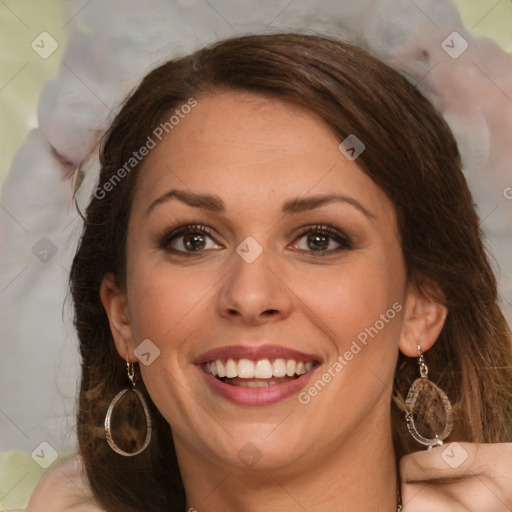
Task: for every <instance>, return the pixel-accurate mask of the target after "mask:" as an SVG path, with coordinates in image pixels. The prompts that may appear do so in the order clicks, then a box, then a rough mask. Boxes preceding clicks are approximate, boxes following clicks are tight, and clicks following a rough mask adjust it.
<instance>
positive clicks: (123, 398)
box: [105, 361, 151, 457]
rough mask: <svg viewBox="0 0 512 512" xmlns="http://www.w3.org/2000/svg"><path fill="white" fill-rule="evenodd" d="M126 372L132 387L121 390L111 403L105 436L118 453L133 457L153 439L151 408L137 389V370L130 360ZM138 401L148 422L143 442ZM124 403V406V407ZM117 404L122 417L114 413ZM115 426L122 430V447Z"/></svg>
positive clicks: (106, 417) (106, 419)
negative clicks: (114, 435) (130, 448)
mask: <svg viewBox="0 0 512 512" xmlns="http://www.w3.org/2000/svg"><path fill="white" fill-rule="evenodd" d="M126 373H127V375H128V378H129V379H130V381H131V383H132V387H131V388H126V389H123V390H122V391H120V392H119V393H118V394H117V395H116V396H115V397H114V399H113V400H112V402H111V403H110V406H109V408H108V411H107V415H106V416H105V437H106V439H107V443H108V444H109V446H110V448H112V450H114V451H115V452H116V453H119V455H123V456H125V457H132V456H133V455H138V454H139V453H142V452H143V451H144V450H145V449H146V448H147V446H148V444H149V441H150V439H151V416H150V415H149V409H148V406H147V403H146V400H144V397H143V396H142V393H141V392H140V391H139V390H138V389H135V370H134V366H133V363H129V362H128V361H127V362H126ZM130 395H131V398H130ZM137 401H138V402H139V403H140V405H142V409H143V412H144V417H145V422H146V436H145V439H144V441H143V442H141V439H139V438H140V426H141V425H140V421H139V418H140V417H141V414H140V411H139V413H138V414H137V412H136V409H137ZM123 403H124V408H123V407H122V405H123ZM116 405H117V406H118V407H119V408H120V409H121V410H122V411H121V413H120V419H116V418H115V415H114V408H115V407H116ZM139 408H140V407H139ZM130 423H131V424H130ZM114 426H115V430H118V431H120V432H121V435H119V436H118V437H119V438H120V439H121V440H122V445H123V447H122V448H121V447H120V446H119V444H118V443H120V442H121V441H120V440H118V441H117V442H116V441H114V437H113V432H112V429H113V427H114ZM137 446H140V448H138V449H137V448H136V449H135V450H134V451H126V450H125V449H124V448H126V449H128V448H129V447H137Z"/></svg>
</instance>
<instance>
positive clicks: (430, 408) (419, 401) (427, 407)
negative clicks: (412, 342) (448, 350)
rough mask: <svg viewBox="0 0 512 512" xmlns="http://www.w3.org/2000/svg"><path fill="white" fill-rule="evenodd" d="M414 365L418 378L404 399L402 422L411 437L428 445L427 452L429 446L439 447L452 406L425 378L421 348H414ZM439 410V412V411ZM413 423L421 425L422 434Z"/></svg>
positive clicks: (448, 429)
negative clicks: (416, 368)
mask: <svg viewBox="0 0 512 512" xmlns="http://www.w3.org/2000/svg"><path fill="white" fill-rule="evenodd" d="M418 352H419V356H418V366H419V369H420V377H419V378H418V379H416V380H415V381H414V382H413V383H412V386H411V388H410V389H409V393H408V394H407V398H406V400H405V405H406V414H405V420H406V423H407V429H408V430H409V433H410V434H411V436H412V437H413V438H414V439H415V440H416V441H418V442H419V443H421V444H424V445H426V446H428V449H429V451H430V450H432V447H433V446H440V445H442V444H443V440H444V439H446V438H447V437H448V436H449V435H450V432H451V431H452V427H453V412H452V404H451V403H450V400H449V399H448V397H447V396H446V394H445V393H444V391H443V390H442V389H441V388H439V387H438V386H436V385H435V384H434V383H433V382H432V381H431V380H430V379H429V378H428V368H427V364H426V363H425V359H424V357H423V354H422V353H421V347H420V345H418ZM441 411H443V412H441ZM417 424H420V425H421V427H422V428H421V430H422V433H423V434H425V435H422V433H420V432H419V431H418V426H417ZM426 431H430V432H433V433H434V437H433V438H429V437H426V435H428V434H427V433H426Z"/></svg>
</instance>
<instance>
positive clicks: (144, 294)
mask: <svg viewBox="0 0 512 512" xmlns="http://www.w3.org/2000/svg"><path fill="white" fill-rule="evenodd" d="M134 270H135V271H133V272H132V275H131V281H130V283H129V285H128V286H129V288H128V290H129V297H128V300H129V304H130V318H131V321H132V328H133V332H134V336H135V338H136V339H140V338H142V339H143V338H150V339H152V340H153V341H154V342H155V343H156V344H157V345H159V344H161V343H163V342H164V340H172V339H173V338H176V332H175V331H179V330H180V328H181V324H185V323H186V324H188V325H189V327H190V320H189V321H186V320H187V318H189V319H190V318H193V317H194V311H195V310H196V309H197V308H199V309H200V307H201V301H202V300H207V297H208V294H209V293H211V292H212V291H213V290H212V288H214V283H215V280H214V279H213V276H211V275H210V276H209V277H208V275H207V274H206V273H203V272H197V271H195V270H183V269H170V268H169V267H166V266H150V265H139V266H137V267H136V269H134ZM184 320H185V322H183V321H184ZM195 320H197V319H195V318H194V321H195Z"/></svg>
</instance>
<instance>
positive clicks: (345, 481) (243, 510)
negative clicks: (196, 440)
mask: <svg viewBox="0 0 512 512" xmlns="http://www.w3.org/2000/svg"><path fill="white" fill-rule="evenodd" d="M381 419H382V418H381ZM368 423H370V422H368ZM388 423H389V421H388V422H381V423H380V424H379V425H372V424H366V425H364V426H362V427H361V429H357V430H356V429H355V430H354V431H353V433H352V434H351V435H349V436H348V437H345V438H344V439H343V440H342V441H338V442H337V443H335V444H333V445H330V446H329V447H327V448H325V449H324V450H323V451H322V453H314V454H307V455H305V456H303V457H302V458H301V459H300V460H297V461H296V462H294V463H293V464H290V465H288V466H286V467H275V468H261V467H260V468H259V467H258V463H256V464H255V465H254V466H253V467H252V468H240V467H233V466H229V465H223V464H219V463H218V461H215V462H214V461H206V460H205V458H204V457H202V456H201V454H192V453H191V452H190V451H189V450H186V449H185V450H184V449H183V446H181V447H180V448H178V447H179V445H180V443H177V451H178V460H179V462H180V469H181V472H182V478H183V483H184V486H185V491H186V495H187V510H191V511H193V510H197V511H199V512H221V511H222V512H266V511H268V510H279V511H280V512H292V511H293V512H296V511H297V510H307V511H309V512H314V511H324V510H336V511H337V512H363V511H364V512H367V511H368V510H379V512H396V510H397V494H396V489H397V476H396V460H395V455H394V450H393V443H392V436H391V430H390V429H389V430H387V429H384V428H383V427H382V425H386V424H388ZM376 432H380V435H375V434H376Z"/></svg>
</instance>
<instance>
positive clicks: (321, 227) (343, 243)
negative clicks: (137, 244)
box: [158, 224, 353, 257]
mask: <svg viewBox="0 0 512 512" xmlns="http://www.w3.org/2000/svg"><path fill="white" fill-rule="evenodd" d="M188 233H200V234H202V235H205V236H207V237H209V238H211V239H213V240H214V238H213V236H212V230H211V229H210V228H208V227H206V226H203V225H201V224H187V225H184V226H180V227H178V228H176V229H174V230H172V231H171V232H167V231H166V232H165V234H164V235H163V236H161V237H160V243H159V244H158V246H159V248H160V249H162V250H165V251H167V252H170V253H172V254H176V255H180V256H185V257H191V256H195V255H197V254H198V253H202V252H205V249H200V250H198V251H181V250H178V249H174V248H172V247H170V244H171V242H172V241H173V240H174V239H175V238H177V237H180V236H183V235H185V234H188ZM312 233H316V234H322V235H328V236H329V238H331V239H333V240H334V241H335V242H337V243H338V244H340V247H337V248H336V249H329V250H320V251H310V250H304V249H299V251H300V252H309V253H310V254H311V255H312V256H315V257H322V256H323V255H332V254H334V253H338V252H340V251H346V250H351V249H352V248H353V244H352V241H351V239H350V238H349V237H348V236H347V235H346V234H345V233H343V232H342V231H340V230H339V229H336V228H333V227H332V226H328V225H325V224H316V225H315V226H308V227H307V228H305V229H304V230H302V231H301V232H300V233H299V234H298V235H297V237H296V239H295V240H299V239H300V238H303V237H304V236H305V235H308V234H312ZM294 243H295V242H294Z"/></svg>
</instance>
